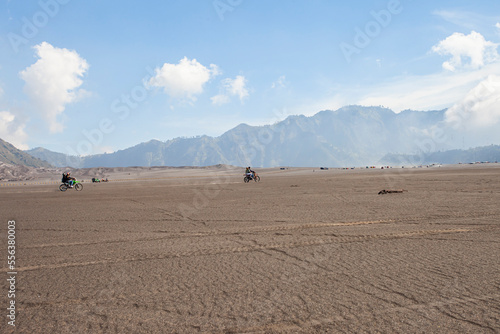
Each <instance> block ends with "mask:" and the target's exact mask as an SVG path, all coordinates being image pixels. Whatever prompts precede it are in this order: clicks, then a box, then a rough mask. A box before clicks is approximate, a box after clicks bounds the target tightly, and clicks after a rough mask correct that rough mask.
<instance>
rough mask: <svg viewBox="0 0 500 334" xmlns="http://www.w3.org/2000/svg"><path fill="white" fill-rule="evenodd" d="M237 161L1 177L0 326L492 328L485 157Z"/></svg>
mask: <svg viewBox="0 0 500 334" xmlns="http://www.w3.org/2000/svg"><path fill="white" fill-rule="evenodd" d="M243 171H244V170H243V169H232V168H228V167H225V166H219V167H214V168H199V169H190V168H184V169H183V168H170V169H169V168H152V169H148V168H142V169H141V168H137V169H133V170H127V169H116V170H111V169H110V170H106V171H103V170H101V171H99V172H102V173H104V174H105V176H107V177H108V178H109V179H110V180H111V182H108V183H100V184H92V183H89V179H90V178H91V177H92V175H90V174H92V173H89V171H87V175H83V174H85V171H78V170H76V171H73V172H72V174H73V175H74V176H76V177H77V178H81V179H85V182H84V189H83V191H81V192H77V191H74V190H73V189H69V190H68V191H66V192H61V191H59V190H58V188H57V187H58V184H57V180H58V179H59V178H60V175H58V174H57V175H54V176H52V177H51V176H47V175H46V176H45V177H44V178H42V179H43V180H44V181H47V183H46V184H44V183H42V182H41V183H39V184H30V185H28V184H27V185H17V186H8V187H7V186H2V187H0V206H1V215H0V217H1V219H2V221H1V222H0V232H1V234H0V245H1V251H0V255H1V257H0V258H1V259H2V260H1V268H2V279H1V281H2V282H3V283H2V284H1V285H0V288H1V289H2V292H1V293H0V295H1V297H0V305H1V307H0V309H2V310H3V312H4V313H5V314H2V321H1V323H0V332H2V333H11V332H18V333H198V332H200V333H394V332H397V333H498V332H500V256H499V254H500V205H499V203H500V166H499V165H497V164H489V165H487V166H486V165H484V166H483V165H481V166H476V165H470V166H469V165H463V166H450V167H446V166H443V167H432V168H421V169H406V168H405V169H384V170H381V169H356V170H338V169H330V170H319V168H290V169H286V170H280V169H279V168H270V169H262V170H257V171H258V172H259V174H260V176H261V182H260V183H255V182H250V183H248V184H245V183H243ZM79 172H80V173H81V174H82V175H79ZM93 172H95V171H93ZM50 180H52V182H54V183H53V184H51V183H50V182H48V181H50ZM35 181H36V180H35ZM382 189H405V190H407V191H406V192H402V193H392V194H384V195H378V192H379V191H380V190H382ZM9 220H15V222H16V223H15V225H16V239H15V240H16V265H15V270H16V273H17V274H16V285H15V288H16V294H15V295H16V296H15V302H16V318H15V319H16V321H15V328H14V327H12V326H11V325H9V324H8V318H7V317H6V315H7V307H8V305H9V304H8V303H9V302H10V300H12V298H11V299H9V298H7V291H8V289H9V286H8V282H7V281H6V278H8V277H9V276H8V274H7V272H9V271H10V269H9V268H8V266H7V239H8V235H7V231H8V226H7V225H8V221H9Z"/></svg>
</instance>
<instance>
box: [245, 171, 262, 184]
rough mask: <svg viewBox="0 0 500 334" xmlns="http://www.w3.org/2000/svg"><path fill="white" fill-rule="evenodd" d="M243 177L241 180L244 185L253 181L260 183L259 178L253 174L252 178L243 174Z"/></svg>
mask: <svg viewBox="0 0 500 334" xmlns="http://www.w3.org/2000/svg"><path fill="white" fill-rule="evenodd" d="M243 175H245V177H244V178H243V181H244V182H245V183H248V182H250V181H252V180H254V181H255V182H260V176H259V175H257V173H254V174H253V177H252V176H251V175H248V174H243Z"/></svg>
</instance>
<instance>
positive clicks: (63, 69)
mask: <svg viewBox="0 0 500 334" xmlns="http://www.w3.org/2000/svg"><path fill="white" fill-rule="evenodd" d="M35 50H36V54H37V56H38V58H39V59H38V60H37V62H36V63H35V64H33V65H31V66H30V67H28V68H26V69H25V70H24V71H22V72H21V73H20V76H21V78H22V79H23V80H24V81H25V82H26V85H25V86H24V92H25V93H26V94H27V95H28V96H29V97H30V99H31V100H32V102H33V103H34V107H35V108H36V109H37V110H39V111H40V112H41V113H42V116H43V117H44V118H45V119H46V120H47V122H48V123H49V126H50V132H52V133H54V132H61V131H62V130H63V126H62V124H61V123H59V122H58V120H57V118H58V116H59V115H60V114H62V113H63V112H64V110H65V109H66V105H67V104H69V103H72V102H75V101H77V100H78V99H79V98H81V97H82V96H83V95H84V94H85V93H86V92H85V91H84V90H82V89H80V90H78V88H79V87H80V86H81V85H82V83H83V81H82V80H81V77H82V76H83V75H84V74H85V72H86V71H87V70H88V68H89V65H88V64H87V62H86V61H85V59H83V58H81V57H80V56H79V55H78V53H76V51H71V50H68V49H60V48H56V47H53V46H52V45H50V44H49V43H47V42H43V43H41V44H39V45H36V46H35Z"/></svg>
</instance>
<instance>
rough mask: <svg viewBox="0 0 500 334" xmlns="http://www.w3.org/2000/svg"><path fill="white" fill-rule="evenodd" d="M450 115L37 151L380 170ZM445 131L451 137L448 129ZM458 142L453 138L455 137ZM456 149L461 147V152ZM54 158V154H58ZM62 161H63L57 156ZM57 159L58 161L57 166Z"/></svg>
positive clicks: (109, 160)
mask: <svg viewBox="0 0 500 334" xmlns="http://www.w3.org/2000/svg"><path fill="white" fill-rule="evenodd" d="M445 111H446V110H434V111H414V110H404V111H402V112H400V113H395V112H393V111H392V110H390V109H388V108H384V107H362V106H346V107H342V108H340V109H337V110H335V111H333V110H322V111H319V112H318V113H316V114H315V115H312V116H304V115H291V116H288V117H287V118H286V119H284V120H282V121H280V122H276V123H274V124H269V125H260V126H252V125H248V124H245V123H241V124H239V125H237V126H235V127H234V128H232V129H230V130H228V131H226V132H224V133H222V134H221V135H220V136H218V137H210V136H206V135H203V136H197V137H192V138H174V139H170V140H167V141H164V142H163V141H159V140H155V139H153V140H150V141H148V142H143V143H139V144H137V145H135V146H132V147H129V148H126V149H123V150H118V151H116V152H113V153H107V154H96V155H90V156H84V157H74V156H73V157H71V156H65V155H60V154H61V153H55V152H50V151H48V150H46V151H43V150H41V149H33V150H29V151H27V152H28V153H30V154H33V155H34V156H36V157H38V158H41V159H43V158H44V157H45V158H46V159H47V160H48V161H49V162H51V163H53V164H54V165H56V166H60V167H62V164H63V162H64V161H61V159H63V160H66V161H65V162H66V165H68V166H71V167H78V168H89V167H127V166H209V165H217V164H228V165H235V166H253V167H275V166H290V167H292V166H330V167H343V166H362V165H366V164H376V163H378V162H380V161H382V160H381V159H382V158H384V157H385V156H386V155H387V154H391V153H394V152H403V153H405V154H412V153H414V152H417V151H419V150H420V149H421V148H419V145H418V144H419V143H422V142H424V141H428V140H433V138H432V137H430V135H429V130H428V129H432V128H435V127H439V126H441V127H442V125H443V124H445V122H444V119H445ZM446 131H451V130H449V129H446ZM455 137H458V135H456V134H453V135H452V136H450V138H455ZM433 143H434V144H435V145H434V147H433V149H434V150H446V149H453V148H456V146H457V145H456V143H453V142H451V143H440V142H439V141H436V140H434V142H433ZM454 146H455V147H454ZM54 154H55V155H54ZM57 154H59V155H57ZM56 157H57V159H55V158H56Z"/></svg>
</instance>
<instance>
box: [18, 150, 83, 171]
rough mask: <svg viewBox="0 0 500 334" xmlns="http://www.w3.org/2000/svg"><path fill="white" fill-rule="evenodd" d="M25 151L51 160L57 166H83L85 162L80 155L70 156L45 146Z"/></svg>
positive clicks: (39, 157)
mask: <svg viewBox="0 0 500 334" xmlns="http://www.w3.org/2000/svg"><path fill="white" fill-rule="evenodd" d="M25 152H26V153H28V154H29V155H31V156H33V157H35V158H38V159H41V160H45V161H49V162H50V164H51V165H53V166H55V167H68V166H69V167H74V168H80V167H83V162H82V159H81V158H80V157H75V156H68V155H66V154H63V153H57V152H52V151H49V150H47V149H44V148H43V147H36V148H33V149H31V150H27V151H25Z"/></svg>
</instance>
